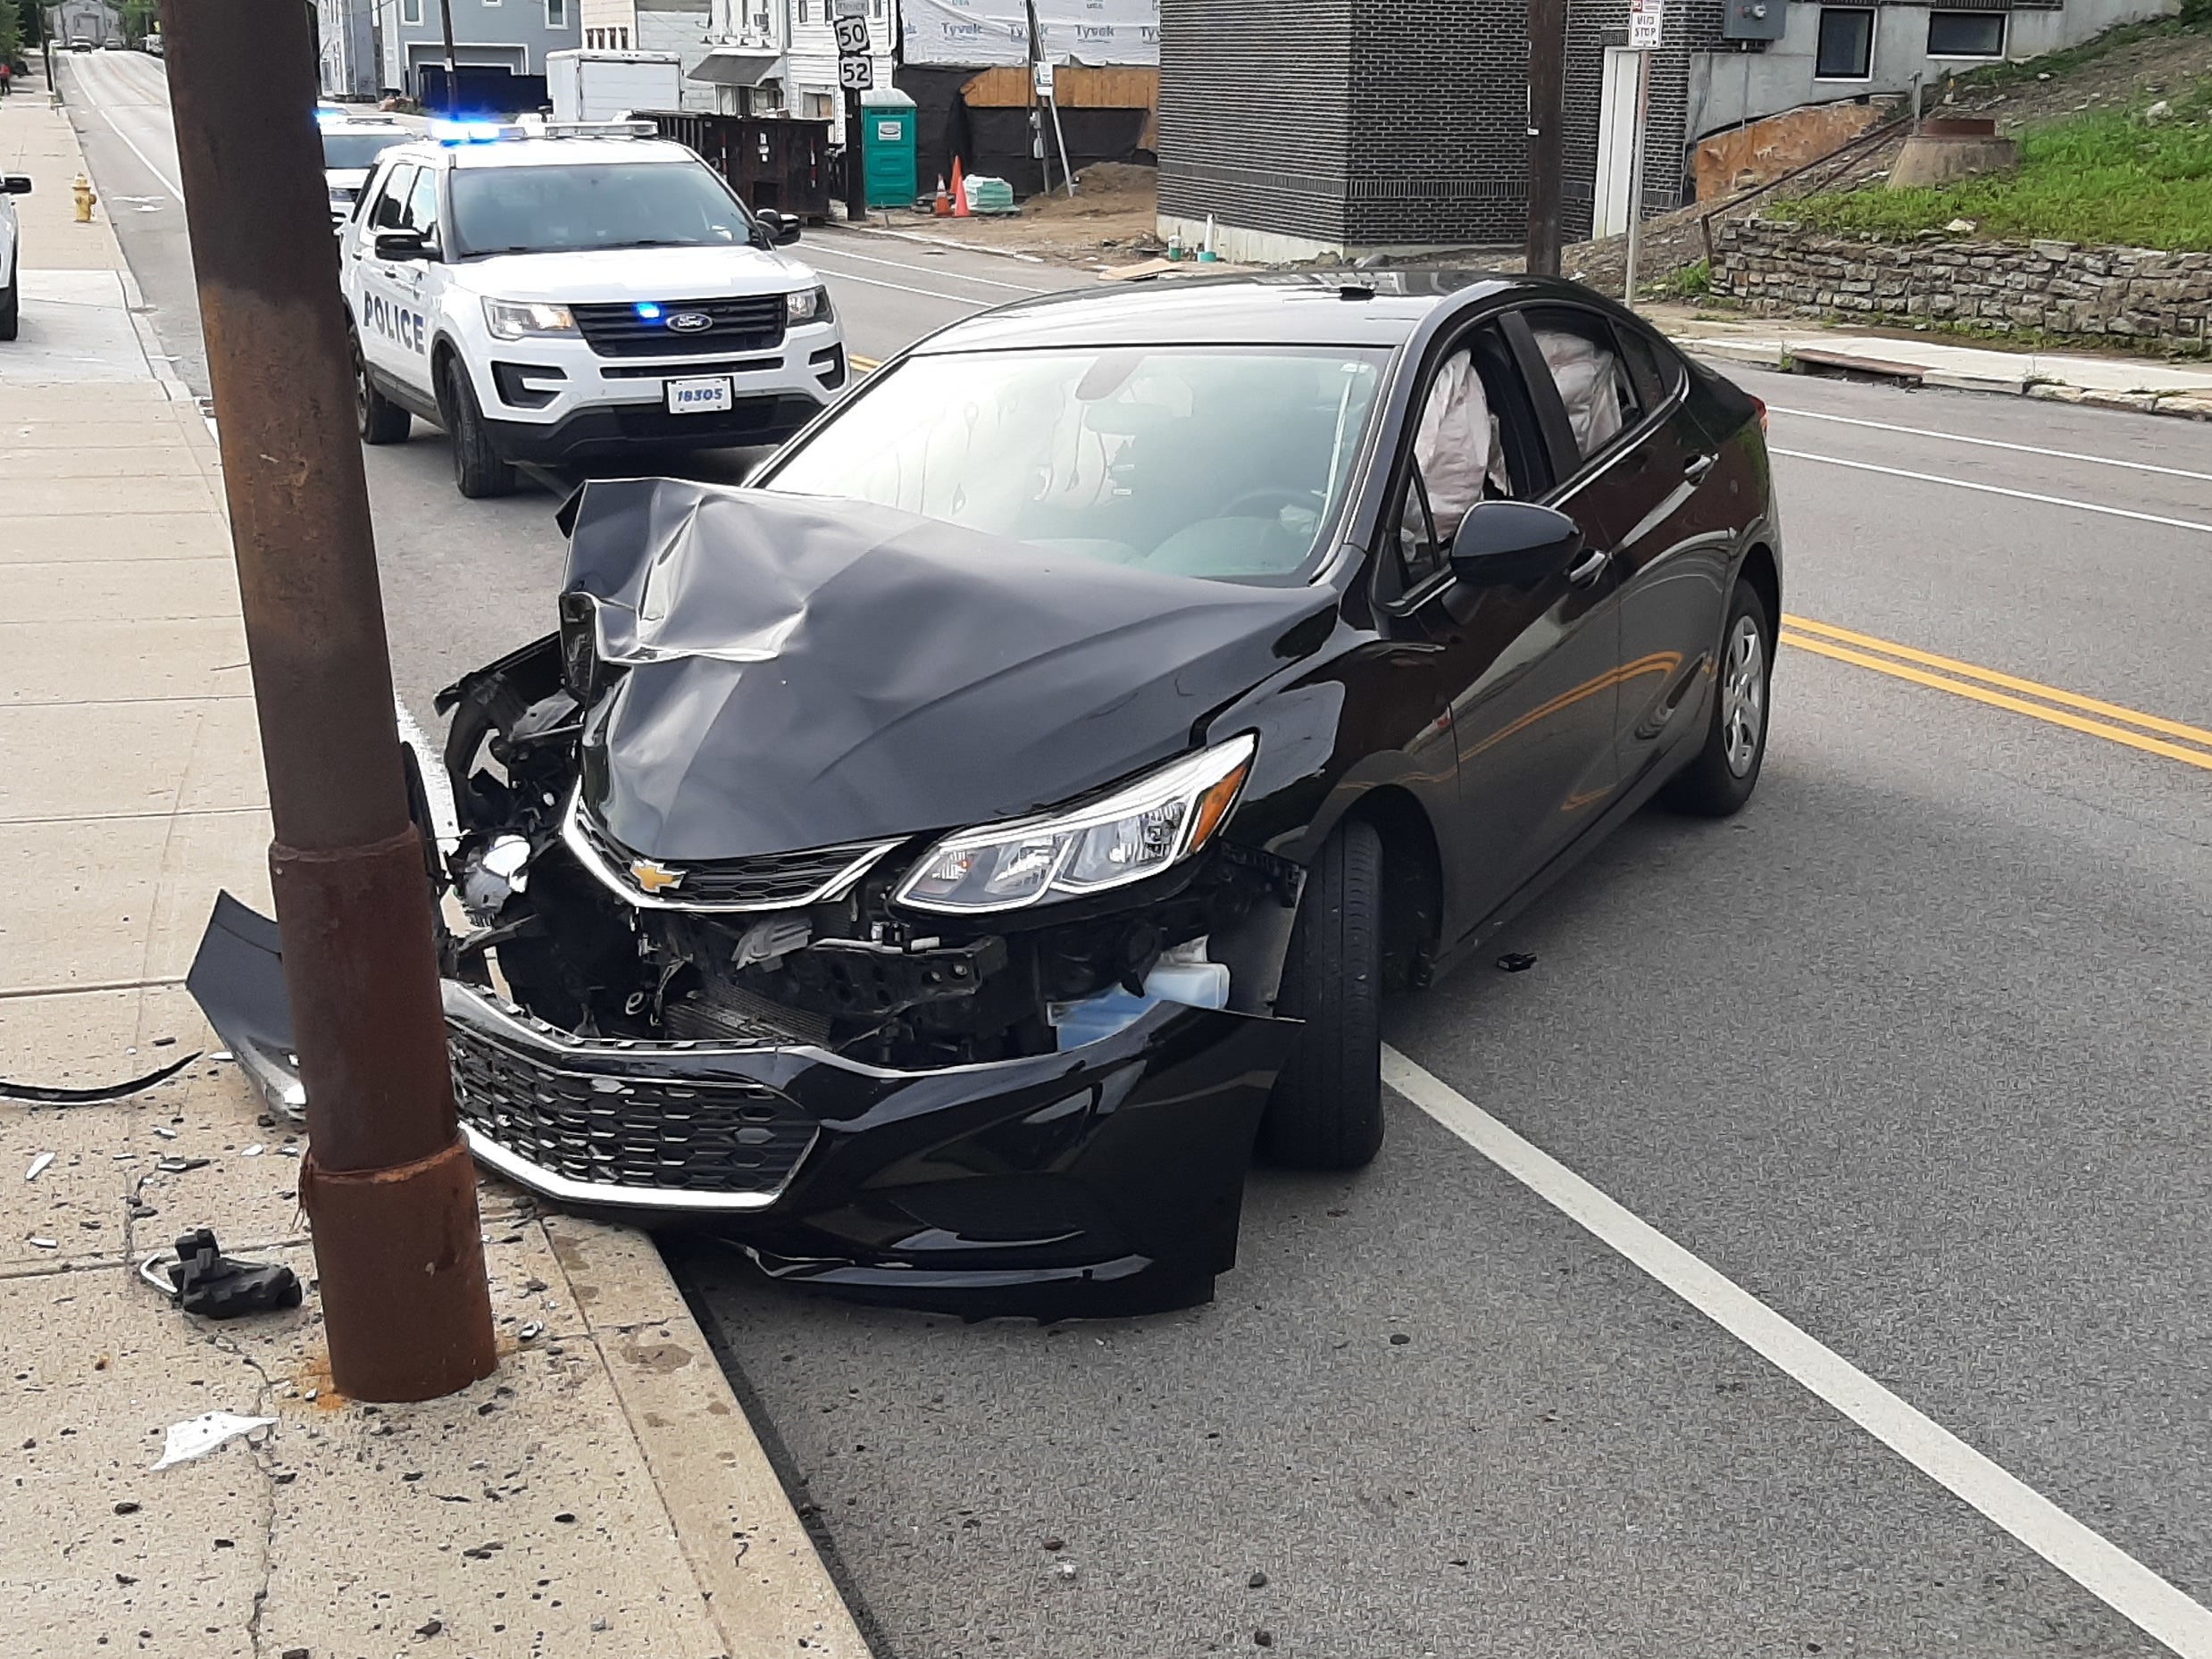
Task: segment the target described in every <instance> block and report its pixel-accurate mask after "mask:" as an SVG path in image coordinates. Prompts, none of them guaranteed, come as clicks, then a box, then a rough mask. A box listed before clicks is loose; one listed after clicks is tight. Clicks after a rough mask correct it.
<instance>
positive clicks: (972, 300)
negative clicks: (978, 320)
mask: <svg viewBox="0 0 2212 1659" xmlns="http://www.w3.org/2000/svg"><path fill="white" fill-rule="evenodd" d="M814 269H815V270H816V271H820V272H821V273H822V275H823V276H825V277H831V278H834V279H836V280H838V281H839V282H857V283H859V284H860V285H861V286H862V287H864V288H891V289H894V290H896V291H897V292H898V293H900V294H919V295H921V296H922V297H923V298H925V299H942V300H950V301H951V302H952V303H953V304H956V305H972V306H973V307H974V308H975V309H976V310H978V311H983V310H988V309H989V307H990V306H992V305H994V304H997V303H998V302H997V301H996V300H988V299H978V298H976V296H974V295H972V294H939V292H938V291H937V290H936V289H935V288H914V287H912V286H911V285H909V284H907V283H904V282H885V281H882V280H881V279H878V278H875V277H856V276H855V275H853V273H852V272H851V271H832V270H831V269H830V268H829V267H828V266H826V265H816V266H815V267H814Z"/></svg>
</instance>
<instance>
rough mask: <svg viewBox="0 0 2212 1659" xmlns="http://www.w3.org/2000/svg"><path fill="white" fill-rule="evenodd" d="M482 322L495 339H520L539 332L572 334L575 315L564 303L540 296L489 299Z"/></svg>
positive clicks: (574, 327) (574, 328)
mask: <svg viewBox="0 0 2212 1659" xmlns="http://www.w3.org/2000/svg"><path fill="white" fill-rule="evenodd" d="M484 326H485V327H486V328H488V329H490V330H491V332H492V338H494V339H498V340H520V339H527V338H530V336H532V335H538V334H573V333H575V332H576V319H575V318H574V317H572V316H571V315H570V314H569V309H568V307H567V306H565V305H548V304H546V303H545V302H544V301H543V300H534V299H524V300H514V299H488V300H486V301H485V302H484Z"/></svg>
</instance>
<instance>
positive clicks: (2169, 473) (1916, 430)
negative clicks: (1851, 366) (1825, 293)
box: [1766, 404, 2212, 484]
mask: <svg viewBox="0 0 2212 1659" xmlns="http://www.w3.org/2000/svg"><path fill="white" fill-rule="evenodd" d="M1766 409H1767V413H1769V414H1778V415H1794V416H1795V417H1796V418H1797V419H1799V420H1800V421H1834V422H1835V423H1836V424H1837V425H1839V426H1863V427H1867V428H1870V429H1873V430H1874V431H1877V432H1901V433H1903V434H1904V435H1905V436H1906V437H1907V438H1941V440H1942V441H1943V442H1945V443H1947V444H1973V445H1975V446H1979V447H1981V448H1983V449H2009V450H2012V451H2014V452H2015V453H2016V454H2023V455H2049V456H2050V457H2051V458H2052V459H2053V460H2057V461H2086V462H2089V463H2091V464H2092V465H2095V466H2100V467H2125V468H2126V469H2127V470H2128V471H2131V472H2157V473H2159V474H2161V475H2163V476H2164V477H2166V478H2188V479H2200V480H2201V481H2203V482H2204V483H2207V484H2212V472H2191V471H2189V470H2188V469H2187V468H2186V467H2160V466H2153V465H2152V464H2151V463H2149V462H2148V461H2116V460H2114V459H2113V458H2112V457H2111V456H2110V455H2084V454H2079V453H2078V452H2076V451H2074V450H2071V449H2045V448H2043V447H2042V446H2040V445H2037V444H2008V443H2006V442H2005V441H2003V440H2002V439H2001V438H1972V437H1969V436H1968V435H1967V434H1966V433H1964V432H1938V431H1935V430H1933V429H1931V428H1928V427H1924V426H1895V425H1892V424H1891V422H1889V421H1866V420H1861V419H1859V418H1858V417H1857V416H1855V415H1840V414H1824V413H1821V412H1820V411H1818V410H1816V409H1784V408H1783V407H1782V405H1781V404H1767V406H1766Z"/></svg>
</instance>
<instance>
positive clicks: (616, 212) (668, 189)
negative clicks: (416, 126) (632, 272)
mask: <svg viewBox="0 0 2212 1659" xmlns="http://www.w3.org/2000/svg"><path fill="white" fill-rule="evenodd" d="M453 230H454V241H455V249H456V251H457V252H459V253H461V254H572V253H577V252H580V251H582V250H585V249H589V248H609V247H744V246H747V243H748V242H749V241H750V239H751V237H752V226H751V225H750V224H749V223H748V222H747V220H746V217H745V210H744V209H743V208H741V207H739V205H738V203H737V198H736V197H735V196H731V195H730V192H729V191H728V190H727V189H726V188H723V185H722V180H721V179H717V178H716V177H715V176H714V174H713V173H712V172H710V171H707V169H706V165H705V163H702V162H595V163H588V164H583V165H577V166H570V167H457V168H455V170H454V173H453Z"/></svg>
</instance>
